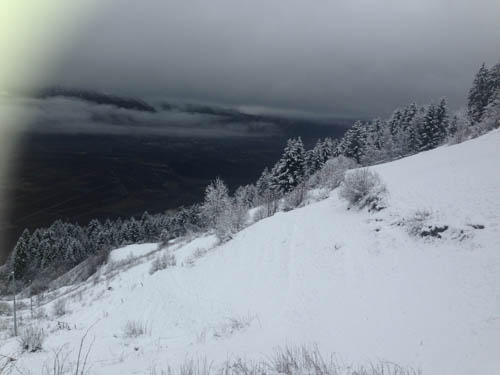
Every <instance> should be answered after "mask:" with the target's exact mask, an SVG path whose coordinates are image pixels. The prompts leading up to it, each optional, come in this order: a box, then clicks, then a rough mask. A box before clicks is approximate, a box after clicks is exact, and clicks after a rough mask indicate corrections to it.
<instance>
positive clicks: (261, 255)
mask: <svg viewBox="0 0 500 375" xmlns="http://www.w3.org/2000/svg"><path fill="white" fill-rule="evenodd" d="M499 160H500V132H499V131H494V132H492V133H489V134H487V135H485V136H482V137H480V138H477V139H474V140H471V141H468V142H465V143H462V144H459V145H455V146H445V147H440V148H438V149H435V150H432V151H429V152H425V153H421V154H418V155H415V156H412V157H408V158H405V159H401V160H398V161H395V162H391V163H388V164H382V165H378V166H376V167H373V168H372V169H374V170H376V171H377V172H378V173H379V174H380V176H381V178H382V180H383V181H384V182H385V183H386V185H387V190H388V192H389V195H388V197H387V208H386V209H384V210H382V211H380V212H376V213H369V212H367V211H366V210H363V211H357V210H354V209H353V210H347V203H345V202H344V201H343V200H341V199H339V197H338V194H337V191H335V190H334V191H332V192H331V194H330V197H329V198H327V199H325V200H322V201H319V202H317V203H313V204H310V205H308V206H306V207H303V208H300V209H296V210H293V211H290V212H286V213H278V214H276V215H274V216H272V217H270V218H267V219H264V220H261V221H259V222H258V223H256V224H254V225H252V226H250V227H248V228H247V229H245V230H243V231H242V232H240V233H238V234H237V235H236V237H235V238H234V239H233V240H231V241H229V242H228V243H226V244H224V245H221V246H217V245H216V239H215V237H214V236H205V237H201V238H196V239H193V240H188V239H184V240H182V241H179V242H177V243H175V244H172V245H171V246H170V249H171V251H172V253H173V254H174V255H175V257H176V265H175V266H173V267H171V268H167V269H164V270H159V271H157V272H155V273H153V274H150V272H149V271H150V269H151V263H152V262H153V261H154V259H155V258H157V257H158V256H159V255H160V253H161V252H164V251H165V250H158V251H157V246H156V245H154V244H144V245H132V246H129V247H126V248H123V249H119V250H115V251H114V252H113V253H112V254H111V261H110V263H109V264H108V265H107V266H105V267H104V268H103V269H101V270H100V273H99V278H98V279H96V280H89V281H88V282H86V283H83V284H81V285H77V286H73V287H65V288H62V289H61V290H58V291H57V293H53V294H52V295H48V296H47V297H46V299H45V300H44V301H43V302H42V303H41V304H42V306H43V309H44V311H45V315H46V316H44V314H42V313H41V312H40V311H39V309H35V310H36V311H37V312H38V315H39V317H38V322H37V324H38V325H39V326H42V327H43V328H44V331H45V333H46V339H45V342H44V345H43V350H42V351H41V352H36V353H27V352H24V353H21V352H20V349H19V344H18V342H17V339H16V338H8V337H7V333H6V332H3V333H2V334H4V336H3V337H4V338H3V339H2V344H1V345H0V353H2V354H8V355H11V356H12V357H15V358H16V359H17V361H16V363H17V366H18V367H19V368H26V369H29V370H31V372H32V373H33V374H38V373H40V372H38V371H40V369H41V368H42V367H43V365H44V364H47V363H49V365H50V364H51V363H52V362H51V361H52V360H53V351H54V350H58V349H59V348H61V347H62V346H63V345H65V344H67V345H66V346H65V347H64V349H63V350H65V351H67V352H68V353H69V352H70V351H71V353H70V354H69V357H68V358H69V361H75V360H76V356H77V354H78V346H79V344H80V339H81V337H82V336H83V335H84V333H85V331H86V330H87V329H88V328H89V327H91V328H90V330H89V334H88V339H87V342H86V343H87V344H90V342H92V339H93V338H95V341H94V343H93V345H92V348H91V352H90V355H89V363H90V364H91V368H90V371H89V373H90V374H107V375H108V374H152V373H153V369H165V370H166V369H167V368H168V366H171V367H172V368H176V367H177V366H178V365H180V364H181V363H182V362H183V361H184V360H185V359H186V358H202V359H203V358H207V360H208V361H210V362H213V363H214V365H215V366H216V365H217V364H219V363H222V362H224V361H225V360H227V359H228V358H239V357H242V358H246V359H250V360H251V359H256V360H258V359H261V358H262V357H266V356H268V355H270V354H271V353H272V351H273V349H274V348H276V347H278V346H281V347H284V346H286V345H290V346H293V345H313V344H317V345H318V348H319V349H320V350H321V352H323V353H327V354H329V353H334V354H335V355H336V357H337V358H338V359H339V360H340V361H341V362H342V363H346V364H349V363H354V364H366V363H370V362H376V361H379V360H388V361H392V362H395V363H398V364H400V365H402V366H412V367H414V368H419V369H421V371H422V373H423V374H436V375H437V374H439V375H442V374H455V375H460V374H463V375H465V374H494V373H497V372H496V371H499V370H500V355H499V353H500V173H499V168H498V161H499ZM419 225H423V226H424V227H428V226H429V225H430V226H431V227H438V228H446V230H444V231H443V232H442V233H441V238H438V237H433V236H428V237H420V236H413V235H411V234H410V233H409V232H410V231H411V229H412V228H415V227H416V226H419ZM56 294H57V295H58V296H57V298H55V299H53V297H55V295H56ZM62 299H64V300H65V301H66V306H65V309H64V308H63V309H62V310H63V311H61V313H64V310H67V311H66V312H65V313H64V314H61V316H59V317H56V316H54V313H53V309H54V305H55V304H57V303H58V302H57V301H60V300H62ZM21 315H22V316H23V324H24V326H27V325H28V324H29V322H30V318H29V316H30V312H29V309H28V308H25V309H24V310H22V311H21ZM132 323H134V324H135V326H136V328H140V329H137V330H136V331H141V329H142V330H144V333H143V334H138V335H137V336H136V335H135V334H134V333H133V332H131V331H134V330H131V329H130V328H131V325H134V324H132ZM127 324H128V326H127ZM136 333H140V332H136ZM134 336H136V337H134Z"/></svg>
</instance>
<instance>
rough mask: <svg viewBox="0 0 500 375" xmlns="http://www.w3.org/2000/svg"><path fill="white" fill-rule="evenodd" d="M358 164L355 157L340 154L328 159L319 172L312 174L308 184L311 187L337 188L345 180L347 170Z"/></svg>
mask: <svg viewBox="0 0 500 375" xmlns="http://www.w3.org/2000/svg"><path fill="white" fill-rule="evenodd" d="M358 166H359V165H358V164H357V163H356V161H355V160H354V159H350V158H346V157H345V156H338V157H336V158H333V159H330V160H328V161H327V162H326V163H325V165H323V167H322V168H321V169H320V170H319V171H318V172H316V173H315V174H314V175H312V176H311V178H310V179H309V181H308V183H307V185H308V187H311V188H316V187H320V188H325V189H329V190H332V189H335V188H337V187H338V186H339V185H340V184H341V182H342V181H343V179H344V175H345V172H346V171H347V170H349V169H354V168H357V167H358Z"/></svg>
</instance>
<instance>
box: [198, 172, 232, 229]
mask: <svg viewBox="0 0 500 375" xmlns="http://www.w3.org/2000/svg"><path fill="white" fill-rule="evenodd" d="M229 205H230V199H229V190H228V188H227V186H226V184H224V181H222V180H221V179H220V178H219V177H217V178H216V179H215V180H214V181H212V182H211V183H210V184H209V185H208V186H207V188H206V189H205V199H204V201H203V204H202V206H201V214H202V216H203V218H204V221H205V222H206V223H207V226H208V227H209V228H214V227H215V225H216V223H217V220H218V219H219V217H220V216H222V215H224V214H225V213H227V210H228V206H229Z"/></svg>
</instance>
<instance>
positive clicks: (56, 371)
mask: <svg viewBox="0 0 500 375" xmlns="http://www.w3.org/2000/svg"><path fill="white" fill-rule="evenodd" d="M94 325H95V323H94V324H93V325H92V326H90V327H89V328H88V329H87V331H86V332H85V334H84V335H83V336H82V338H81V339H80V346H79V348H78V356H77V358H76V362H70V361H69V360H68V358H69V355H70V354H71V350H70V349H69V348H68V345H67V344H65V345H63V346H61V347H59V348H58V349H53V350H52V353H53V355H52V359H51V360H49V361H48V362H46V363H45V364H44V366H43V371H42V375H66V374H73V375H86V374H88V367H87V364H88V359H89V355H90V351H91V350H92V347H93V345H94V341H92V342H91V343H90V344H87V347H86V348H85V339H86V338H87V335H88V333H89V331H90V329H91V328H92V327H93V326H94ZM94 340H95V338H94ZM0 374H1V372H0Z"/></svg>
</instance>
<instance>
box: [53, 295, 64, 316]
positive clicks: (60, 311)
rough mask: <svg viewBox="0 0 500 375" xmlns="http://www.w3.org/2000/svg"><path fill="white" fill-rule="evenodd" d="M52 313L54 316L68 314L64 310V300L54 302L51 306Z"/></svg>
mask: <svg viewBox="0 0 500 375" xmlns="http://www.w3.org/2000/svg"><path fill="white" fill-rule="evenodd" d="M52 312H53V313H54V315H55V316H63V315H64V314H66V313H67V312H68V310H67V308H66V300H65V299H62V298H59V299H58V300H57V301H56V302H54V305H52Z"/></svg>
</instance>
